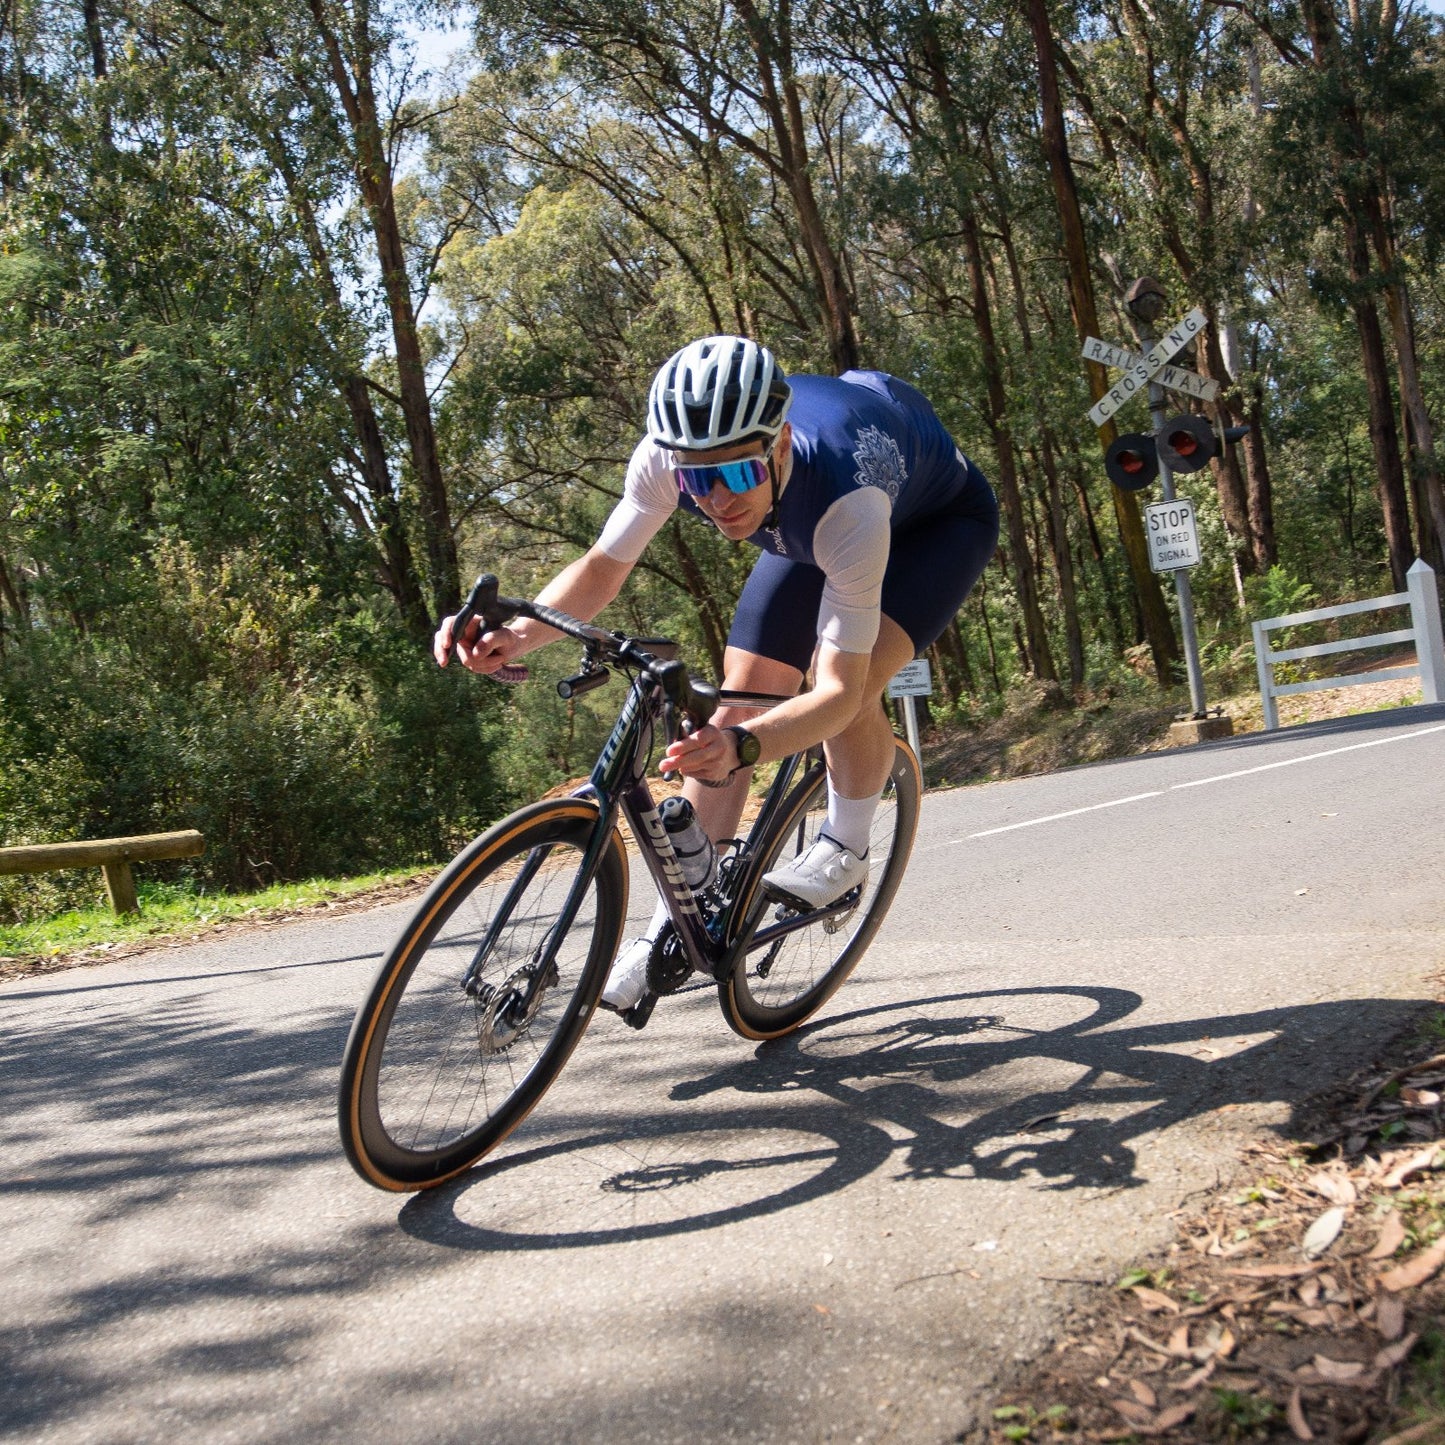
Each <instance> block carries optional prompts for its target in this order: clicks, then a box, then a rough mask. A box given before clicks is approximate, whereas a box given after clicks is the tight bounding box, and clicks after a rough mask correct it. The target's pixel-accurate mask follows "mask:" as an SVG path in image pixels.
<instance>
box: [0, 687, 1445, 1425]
mask: <svg viewBox="0 0 1445 1445" xmlns="http://www.w3.org/2000/svg"><path fill="white" fill-rule="evenodd" d="M1442 775H1445V708H1439V707H1435V708H1423V707H1421V708H1411V709H1403V710H1399V711H1395V712H1391V713H1385V714H1374V715H1370V716H1367V717H1361V718H1353V719H1346V720H1342V721H1339V722H1335V723H1330V724H1321V725H1316V726H1312V727H1307V728H1299V729H1293V730H1290V731H1287V732H1283V733H1278V734H1273V735H1269V736H1258V735H1256V736H1252V737H1247V738H1243V739H1239V740H1234V741H1229V742H1225V743H1219V744H1213V745H1209V746H1205V747H1201V748H1195V749H1191V750H1188V751H1185V752H1179V753H1168V754H1154V755H1151V756H1148V757H1143V758H1136V759H1130V760H1127V761H1122V762H1116V763H1109V764H1102V765H1099V766H1095V767H1090V768H1084V769H1077V770H1074V771H1071V772H1067V773H1061V774H1055V775H1053V776H1049V777H1043V778H1036V779H1026V780H1022V781H1017V782H1012V783H1007V784H999V785H995V786H989V787H982V788H971V789H967V790H961V791H957V792H952V793H939V794H934V795H931V796H930V798H929V799H928V801H927V804H926V806H925V809H924V816H923V826H922V831H921V834H920V839H919V846H918V850H917V852H916V854H915V857H914V861H913V863H912V865H911V867H910V871H909V875H908V877H907V879H906V880H905V882H904V886H903V889H902V892H901V893H900V895H899V898H898V901H897V903H896V905H895V908H894V912H893V915H892V917H891V919H890V920H889V922H888V924H887V926H886V927H885V929H884V931H883V933H882V935H881V936H880V938H879V940H878V941H877V943H876V944H875V945H874V948H873V950H872V952H871V954H870V955H869V957H868V958H867V959H865V960H864V963H863V965H862V967H861V968H860V970H859V972H858V974H857V975H855V978H854V980H853V981H851V982H850V983H849V985H848V986H847V987H846V988H845V989H844V990H843V991H842V993H840V994H839V995H838V996H837V998H835V999H834V1000H833V1002H832V1004H831V1005H830V1006H829V1008H828V1009H827V1010H826V1011H825V1012H824V1014H823V1016H822V1017H821V1018H820V1019H818V1020H817V1021H815V1023H814V1024H812V1025H810V1027H809V1028H808V1029H807V1030H805V1031H804V1032H803V1033H801V1034H799V1035H796V1036H794V1037H793V1038H791V1039H788V1040H784V1041H781V1042H779V1043H777V1044H772V1045H765V1046H763V1047H760V1048H755V1047H753V1046H750V1045H747V1044H745V1043H744V1042H743V1041H742V1040H740V1039H738V1038H737V1037H736V1036H734V1035H733V1034H731V1033H730V1032H729V1031H728V1030H727V1029H726V1027H725V1026H724V1025H723V1023H722V1021H721V1019H720V1017H719V1015H718V1013H717V1010H716V1007H715V1005H714V1003H713V1002H712V1000H711V996H710V994H708V993H706V992H703V993H698V994H693V995H688V996H684V997H682V998H679V999H675V1000H672V1001H669V1002H665V1003H664V1004H663V1005H662V1006H660V1007H659V1009H658V1011H657V1014H656V1015H655V1016H654V1019H653V1022H652V1024H651V1025H650V1026H649V1028H648V1029H647V1031H646V1032H645V1033H642V1034H636V1033H633V1032H632V1031H630V1030H628V1029H626V1028H625V1027H623V1026H622V1025H621V1024H620V1022H619V1021H617V1020H615V1019H613V1018H610V1017H606V1016H600V1017H599V1018H598V1020H597V1021H596V1022H595V1023H594V1025H593V1028H592V1030H591V1031H590V1032H589V1034H588V1036H587V1038H586V1039H585V1040H584V1042H583V1045H582V1047H581V1049H580V1050H579V1051H578V1053H577V1055H576V1056H575V1057H574V1060H573V1063H572V1065H571V1066H570V1068H569V1071H568V1072H567V1074H566V1075H565V1076H564V1077H563V1079H562V1080H561V1081H560V1082H559V1084H558V1085H557V1086H556V1088H555V1089H554V1091H553V1092H552V1094H550V1095H549V1096H548V1098H547V1099H546V1100H545V1101H544V1103H543V1104H542V1106H541V1107H540V1108H539V1109H538V1110H537V1111H536V1112H535V1113H534V1115H533V1116H532V1118H531V1119H530V1120H529V1121H528V1123H527V1125H526V1126H525V1128H524V1129H523V1130H522V1131H520V1132H519V1133H518V1134H517V1135H516V1136H514V1138H513V1140H511V1141H509V1144H508V1146H507V1147H506V1150H505V1152H504V1153H502V1154H501V1155H500V1156H499V1157H498V1159H497V1160H496V1161H495V1162H494V1163H491V1164H489V1165H488V1166H486V1167H484V1168H482V1169H479V1170H477V1171H474V1172H473V1173H472V1174H470V1175H468V1176H466V1177H464V1178H463V1179H462V1180H460V1181H458V1182H456V1183H454V1184H452V1185H449V1186H447V1187H446V1188H444V1189H442V1190H438V1191H434V1192H432V1193H430V1194H427V1195H425V1196H416V1197H413V1198H410V1199H403V1198H401V1197H398V1196H392V1195H384V1194H381V1193H378V1192H376V1191H374V1190H372V1189H370V1188H369V1187H367V1186H366V1185H364V1184H363V1183H362V1182H361V1181H360V1180H358V1179H357V1178H356V1177H355V1176H354V1175H353V1174H352V1173H351V1172H350V1170H349V1169H348V1167H347V1166H346V1164H345V1163H344V1161H343V1160H342V1158H341V1154H340V1151H339V1148H338V1146H337V1142H336V1132H335V1122H334V1089H335V1080H336V1067H337V1060H338V1057H339V1054H340V1051H341V1046H342V1043H343V1040H344V1038H345V1033H346V1029H347V1026H348V1023H349V1020H350V1016H351V1013H352V1011H353V1009H354V1007H355V1004H356V1002H357V1000H358V999H359V997H360V995H361V994H362V992H363V989H364V987H365V984H366V981H367V979H368V977H369V975H370V974H371V972H372V971H373V970H374V968H375V966H376V961H377V956H378V954H379V953H380V951H381V949H382V948H383V947H384V945H385V943H386V942H387V941H388V940H389V939H390V937H391V936H392V934H393V933H394V932H395V931H396V929H397V928H398V926H399V924H400V921H401V914H400V913H399V912H398V911H397V909H378V910H376V911H375V912H371V913H366V914H356V915H350V916H344V917H339V918H332V919H328V918H325V917H322V918H317V919H314V920H308V921H306V922H301V923H295V924H290V925H287V926H284V927H277V928H272V929H269V930H264V931H257V932H255V933H252V934H249V935H245V936H234V935H232V936H227V937H225V938H223V939H221V938H218V939H217V940H215V941H212V942H208V943H202V944H195V945H189V946H186V947H169V948H164V949H159V950H157V951H155V952H153V953H150V954H147V955H144V956H141V957H138V958H133V959H129V960H125V961H122V962H119V963H116V964H111V965H106V966H103V967H95V968H85V969H80V970H75V971H72V972H69V973H62V974H56V975H51V976H48V977H43V978H39V979H36V980H34V981H32V982H21V983H16V984H11V985H8V986H5V987H3V988H0V1008H3V1011H4V1016H5V1023H6V1027H5V1031H4V1041H3V1046H0V1050H3V1051H0V1104H3V1109H0V1118H3V1129H4V1144H5V1149H4V1159H5V1166H4V1175H3V1180H4V1188H3V1190H0V1306H3V1310H0V1338H3V1343H4V1352H5V1366H4V1370H3V1373H0V1433H3V1434H4V1435H6V1436H7V1437H8V1438H13V1439H15V1440H23V1441H41V1440H47V1441H49V1440H54V1441H66V1442H82V1441H84V1442H91V1441H95V1442H107V1445H109V1442H126V1441H149V1440H160V1439H166V1440H171V1439H177V1438H183V1439H190V1440H198V1441H207V1442H210V1441H230V1440H235V1441H245V1442H247V1445H270V1442H281V1441H295V1440H304V1441H313V1440H316V1441H323V1440H324V1441H331V1440H336V1441H358V1440H378V1441H388V1442H391V1441H396V1442H411V1441H417V1442H421V1441H426V1442H438V1441H456V1442H464V1441H498V1442H501V1441H505V1442H528V1445H530V1442H543V1441H547V1442H553V1441H557V1440H561V1439H567V1438H569V1437H571V1438H574V1439H580V1440H588V1441H591V1440H602V1441H613V1440H617V1441H624V1440H625V1441H627V1442H629V1445H646V1442H662V1441H698V1440H704V1441H762V1440H767V1441H814V1440H829V1441H834V1440H836V1441H845V1440H846V1441H854V1440H868V1441H871V1440H877V1439H898V1440H905V1441H935V1440H937V1441H942V1440H947V1439H951V1438H952V1437H953V1436H954V1435H955V1434H956V1433H957V1432H958V1430H959V1429H960V1428H961V1427H963V1426H964V1425H965V1424H966V1423H967V1422H968V1420H969V1418H970V1414H971V1411H973V1410H974V1409H975V1408H976V1407H977V1406H978V1404H979V1402H980V1399H981V1397H982V1395H983V1392H984V1391H985V1390H986V1388H987V1384H988V1382H989V1380H990V1379H991V1378H992V1377H993V1376H994V1375H995V1373H996V1372H997V1371H998V1370H999V1369H1000V1368H1001V1367H1002V1366H1004V1365H1006V1364H1007V1363H1008V1362H1009V1361H1010V1360H1011V1359H1012V1358H1015V1357H1027V1356H1029V1355H1031V1354H1032V1353H1033V1352H1036V1351H1038V1350H1039V1349H1041V1348H1043V1347H1044V1346H1045V1344H1046V1342H1047V1341H1048V1339H1049V1336H1050V1332H1051V1329H1052V1328H1053V1326H1054V1323H1055V1321H1056V1320H1057V1318H1058V1314H1059V1311H1060V1309H1061V1308H1062V1307H1063V1306H1064V1305H1065V1304H1066V1302H1067V1301H1068V1299H1069V1297H1070V1294H1071V1292H1072V1291H1073V1290H1075V1289H1076V1286H1075V1285H1072V1284H1070V1283H1068V1281H1069V1280H1070V1279H1100V1280H1103V1279H1108V1278H1111V1277H1112V1276H1114V1275H1115V1273H1116V1272H1117V1271H1118V1270H1119V1269H1120V1268H1121V1267H1122V1266H1123V1265H1124V1264H1125V1263H1127V1261H1128V1260H1130V1259H1131V1258H1133V1257H1135V1256H1136V1255H1137V1254H1138V1253H1140V1252H1141V1251H1143V1250H1146V1249H1148V1248H1150V1247H1152V1246H1155V1245H1158V1244H1160V1243H1161V1242H1163V1241H1164V1240H1166V1239H1167V1238H1168V1237H1169V1232H1170V1220H1169V1217H1168V1215H1169V1211H1170V1210H1173V1209H1175V1208H1176V1207H1178V1206H1179V1205H1180V1204H1181V1202H1182V1201H1183V1200H1184V1199H1185V1198H1186V1197H1187V1196H1188V1195H1189V1193H1190V1192H1191V1191H1194V1190H1198V1189H1199V1188H1200V1187H1202V1186H1208V1185H1210V1184H1212V1183H1213V1182H1214V1180H1215V1178H1216V1170H1218V1171H1221V1172H1222V1173H1224V1174H1225V1175H1227V1174H1228V1171H1230V1170H1231V1169H1232V1168H1233V1167H1234V1160H1235V1158H1236V1151H1237V1147H1238V1145H1239V1143H1240V1141H1241V1139H1242V1138H1243V1137H1246V1136H1248V1135H1251V1134H1253V1133H1256V1132H1257V1131H1259V1130H1260V1129H1261V1128H1266V1127H1269V1126H1272V1125H1283V1124H1285V1123H1286V1122H1287V1121H1288V1119H1289V1116H1290V1111H1291V1107H1292V1106H1293V1105H1294V1104H1295V1103H1296V1102H1298V1101H1300V1100H1301V1099H1303V1098H1305V1097H1307V1096H1308V1095H1309V1094H1311V1093H1312V1092H1314V1091H1315V1090H1317V1089H1318V1088H1320V1087H1322V1086H1324V1085H1326V1084H1328V1083H1330V1082H1331V1081H1332V1080H1334V1079H1336V1078H1338V1077H1340V1076H1341V1075H1343V1074H1346V1073H1348V1072H1350V1071H1351V1070H1352V1069H1353V1068H1354V1067H1355V1066H1356V1065H1357V1064H1358V1063H1359V1062H1361V1061H1362V1059H1364V1058H1366V1057H1368V1056H1369V1055H1370V1053H1371V1051H1372V1050H1373V1049H1374V1048H1375V1047H1376V1046H1377V1045H1378V1044H1379V1043H1381V1042H1383V1041H1384V1040H1385V1039H1386V1038H1388V1037H1389V1036H1391V1035H1392V1034H1394V1033H1395V1032H1396V1031H1397V1030H1398V1029H1399V1028H1400V1027H1401V1026H1402V1025H1404V1024H1405V1023H1407V1022H1408V1021H1409V1020H1411V1019H1412V1018H1413V1017H1414V1016H1416V1015H1417V1014H1418V1013H1419V1011H1420V1009H1421V1007H1422V1005H1423V1002H1424V1001H1426V1000H1429V999H1430V998H1432V997H1434V994H1435V988H1436V985H1435V983H1434V982H1433V980H1434V978H1435V976H1436V975H1437V974H1438V972H1439V970H1440V968H1441V965H1442V963H1445V923H1442V909H1441V898H1442V881H1441V880H1442V856H1441V854H1442V849H1441V838H1442V836H1445V789H1442V786H1441V778H1442ZM634 876H635V877H637V876H639V875H637V874H635V875H634ZM635 906H636V907H637V908H638V910H639V911H640V912H646V911H647V906H648V905H647V900H645V899H644V900H638V901H637V902H636V905H635Z"/></svg>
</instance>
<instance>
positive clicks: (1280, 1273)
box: [1224, 1264, 1324, 1279]
mask: <svg viewBox="0 0 1445 1445" xmlns="http://www.w3.org/2000/svg"><path fill="white" fill-rule="evenodd" d="M1323 1268H1324V1265H1323V1264H1254V1265H1249V1264H1239V1265H1235V1267H1234V1268H1233V1269H1227V1270H1225V1271H1224V1272H1225V1274H1233V1275H1238V1276H1239V1277H1240V1278H1241V1279H1303V1278H1304V1276H1305V1275H1307V1274H1314V1273H1315V1272H1316V1271H1317V1270H1321V1269H1323Z"/></svg>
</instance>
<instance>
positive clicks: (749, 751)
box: [723, 726, 763, 776]
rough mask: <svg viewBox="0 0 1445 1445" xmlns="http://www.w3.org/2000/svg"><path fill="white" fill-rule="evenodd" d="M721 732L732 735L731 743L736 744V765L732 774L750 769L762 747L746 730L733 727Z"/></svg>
mask: <svg viewBox="0 0 1445 1445" xmlns="http://www.w3.org/2000/svg"><path fill="white" fill-rule="evenodd" d="M723 731H724V732H725V733H731V734H732V735H733V742H735V743H736V744H737V749H738V765H737V767H736V768H734V769H733V772H734V773H736V772H738V771H739V769H742V768H750V767H752V765H753V764H754V763H755V762H757V760H758V754H759V753H760V752H762V750H763V745H762V744H761V743H760V742H759V741H758V740H757V739H756V738H755V737H754V736H753V735H752V734H751V733H750V732H749V731H748V730H747V729H746V728H743V727H737V726H733V727H729V728H724V729H723ZM729 776H731V774H729Z"/></svg>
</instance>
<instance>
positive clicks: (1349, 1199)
mask: <svg viewBox="0 0 1445 1445" xmlns="http://www.w3.org/2000/svg"><path fill="white" fill-rule="evenodd" d="M1308 1183H1309V1186H1310V1188H1311V1189H1313V1190H1314V1191H1315V1193H1316V1194H1323V1195H1324V1197H1325V1198H1326V1199H1328V1200H1329V1201H1330V1202H1331V1203H1332V1204H1353V1203H1354V1202H1355V1200H1356V1199H1357V1198H1358V1197H1359V1195H1358V1194H1357V1193H1356V1191H1355V1186H1354V1185H1353V1184H1352V1183H1351V1182H1350V1180H1349V1178H1348V1177H1347V1176H1346V1175H1343V1174H1325V1173H1323V1172H1321V1173H1319V1174H1311V1175H1310V1177H1309V1180H1308Z"/></svg>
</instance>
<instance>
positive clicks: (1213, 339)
mask: <svg viewBox="0 0 1445 1445" xmlns="http://www.w3.org/2000/svg"><path fill="white" fill-rule="evenodd" d="M1212 320H1213V318H1211V321H1212ZM1201 341H1202V346H1203V351H1204V355H1203V358H1202V360H1203V363H1204V364H1203V365H1202V366H1201V367H1200V370H1201V371H1203V372H1204V374H1205V375H1206V376H1208V377H1210V378H1211V379H1212V380H1214V381H1216V382H1217V383H1218V384H1219V390H1220V399H1219V400H1218V401H1217V402H1215V404H1214V421H1215V426H1216V427H1217V428H1224V427H1230V426H1233V425H1234V422H1235V418H1234V415H1233V413H1232V411H1231V410H1230V406H1229V403H1228V402H1227V401H1225V399H1224V398H1225V397H1226V396H1228V395H1229V394H1230V392H1229V387H1230V380H1229V370H1228V368H1227V367H1226V366H1225V364H1224V356H1223V354H1222V352H1221V350H1220V346H1219V339H1218V336H1217V333H1216V327H1215V325H1213V324H1211V325H1209V326H1207V327H1206V328H1205V329H1204V333H1203V336H1202V338H1201ZM1209 469H1210V471H1211V472H1212V473H1213V474H1214V489H1215V491H1216V492H1217V493H1218V495H1219V513H1220V516H1221V517H1222V518H1223V519H1224V530H1225V532H1226V533H1227V534H1228V536H1229V542H1230V547H1231V550H1232V551H1233V552H1234V556H1235V560H1236V563H1237V565H1238V566H1239V570H1240V571H1241V572H1244V573H1247V574H1248V573H1253V572H1254V571H1255V570H1256V567H1255V560H1254V550H1253V548H1252V547H1251V546H1250V541H1249V496H1248V493H1247V492H1246V490H1245V484H1244V477H1243V476H1242V475H1241V474H1240V470H1239V458H1238V457H1237V456H1236V455H1235V452H1234V448H1233V447H1231V446H1228V445H1226V446H1225V447H1223V449H1222V450H1221V451H1220V453H1219V455H1218V456H1217V457H1215V458H1214V459H1213V460H1212V461H1211V462H1210V463H1209Z"/></svg>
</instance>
